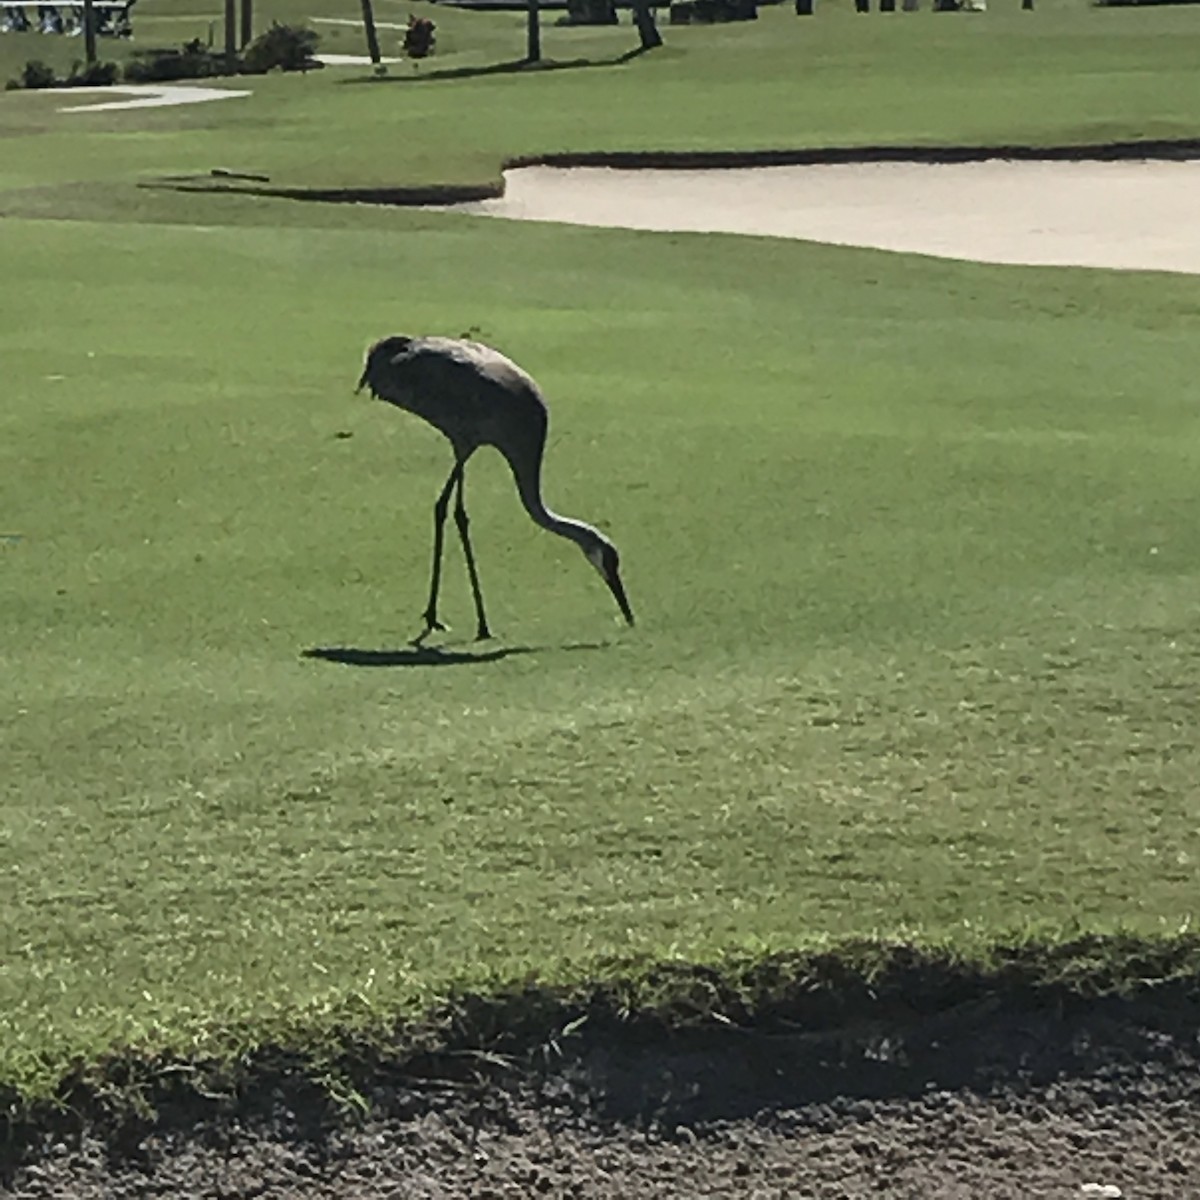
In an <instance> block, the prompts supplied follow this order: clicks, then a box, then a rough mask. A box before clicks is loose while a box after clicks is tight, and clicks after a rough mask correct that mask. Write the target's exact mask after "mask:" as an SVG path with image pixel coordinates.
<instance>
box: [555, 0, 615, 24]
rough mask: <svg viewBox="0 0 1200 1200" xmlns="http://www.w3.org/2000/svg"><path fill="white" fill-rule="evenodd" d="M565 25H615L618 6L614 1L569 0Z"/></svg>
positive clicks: (563, 22) (563, 21)
mask: <svg viewBox="0 0 1200 1200" xmlns="http://www.w3.org/2000/svg"><path fill="white" fill-rule="evenodd" d="M561 23H562V24H564V25H615V24H616V23H617V6H616V4H615V3H614V0H567V15H566V18H565V19H563V20H562V22H561Z"/></svg>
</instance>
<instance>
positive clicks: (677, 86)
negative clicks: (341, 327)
mask: <svg viewBox="0 0 1200 1200" xmlns="http://www.w3.org/2000/svg"><path fill="white" fill-rule="evenodd" d="M348 8H349V6H348V5H346V4H343V6H342V7H341V8H340V9H338V10H334V9H332V8H331V9H330V10H329V11H343V12H344V11H347V9H348ZM408 8H409V6H405V11H408ZM418 8H419V6H418ZM418 8H413V11H417V10H418ZM421 11H424V10H421ZM429 11H430V12H431V13H433V15H434V17H435V19H436V20H437V22H438V24H439V29H440V30H441V33H440V35H439V36H440V37H441V38H442V41H441V42H440V43H439V45H440V47H441V50H440V51H439V55H438V56H437V57H436V58H435V59H434V60H431V61H430V62H428V63H426V64H424V65H422V66H421V67H420V68H419V69H418V71H417V74H419V75H428V74H429V73H430V72H436V71H437V70H453V69H456V68H460V67H464V66H466V67H471V66H480V65H484V64H486V63H496V62H501V61H505V60H508V61H511V60H513V59H516V58H518V57H520V55H521V54H522V53H523V52H524V34H523V31H522V27H521V22H522V20H523V17H522V16H521V14H502V15H481V14H471V13H462V12H452V11H450V10H445V9H442V8H436V7H435V8H431V9H430V10H429ZM898 18H899V19H897V20H895V21H892V20H891V19H890V18H885V17H882V16H879V15H878V14H877V15H876V18H873V19H871V20H868V21H863V20H862V19H861V18H860V17H857V16H856V15H855V14H854V13H853V12H852V11H850V6H849V0H846V2H845V3H844V4H843V3H842V0H837V3H836V4H835V5H831V6H830V7H829V8H828V11H826V10H824V9H823V11H822V15H821V16H820V18H817V19H814V20H813V21H805V20H800V19H798V18H796V17H795V15H794V14H793V13H792V12H791V10H790V9H788V8H785V7H783V6H780V7H777V8H772V9H764V10H763V16H762V19H760V20H759V21H757V22H754V23H746V24H744V25H743V26H741V27H736V28H733V27H726V28H723V29H720V30H716V29H705V28H678V27H676V28H672V29H670V31H669V38H668V44H667V46H666V47H665V49H664V50H663V51H662V52H661V53H655V54H653V55H649V56H643V57H640V58H637V59H635V60H633V61H631V62H628V63H625V64H624V65H619V66H613V65H609V66H585V67H578V68H573V69H564V70H557V71H542V72H537V73H533V74H532V75H531V74H530V73H528V72H525V73H520V72H518V73H509V74H501V75H491V76H482V77H473V78H467V79H443V80H439V79H436V78H435V79H429V78H419V79H415V78H414V69H413V68H412V67H411V66H409V65H408V64H402V65H400V66H398V67H397V68H395V69H394V72H393V75H392V76H391V77H389V78H388V79H385V80H380V81H376V80H372V78H371V76H370V72H369V71H368V70H366V69H361V68H360V69H349V70H329V71H324V72H318V73H316V74H315V75H312V76H309V77H307V78H304V79H298V78H294V77H268V78H257V79H253V80H250V81H248V82H247V81H242V82H243V83H245V84H246V86H248V87H250V88H251V89H252V90H253V92H254V96H253V98H252V99H250V100H244V99H240V100H230V101H221V102H219V103H216V104H205V105H195V106H192V107H190V108H185V109H165V110H163V109H159V110H155V109H150V110H143V111H141V112H137V113H130V112H116V113H96V114H91V115H85V114H69V115H68V114H61V113H58V112H57V111H56V110H57V108H58V107H59V106H60V105H61V104H62V103H63V102H62V100H61V98H59V97H57V96H38V95H28V94H21V95H7V96H5V97H4V103H3V105H2V106H0V136H4V145H5V154H4V156H3V159H2V160H0V204H3V206H4V207H3V211H7V212H18V211H19V212H22V213H25V214H27V215H40V214H45V215H54V214H55V213H56V212H59V211H61V206H62V205H63V204H64V203H69V202H70V201H71V200H72V196H71V194H70V189H72V188H74V189H80V188H84V187H86V188H87V189H88V190H89V191H92V190H94V189H95V188H96V187H97V185H101V186H102V187H107V188H113V187H117V188H119V189H120V194H119V197H118V198H117V199H115V200H113V201H112V202H111V204H110V205H109V206H108V207H107V208H106V209H102V210H100V211H102V212H113V213H120V212H124V211H128V210H129V209H130V208H133V207H135V205H136V203H137V201H136V199H135V198H134V197H133V196H131V195H130V191H131V188H132V185H133V184H134V183H136V182H138V181H150V180H153V179H156V178H161V177H162V176H164V175H178V174H185V175H186V174H189V173H192V174H198V175H207V174H208V172H210V171H211V170H212V169H213V168H225V169H231V170H235V171H246V172H253V173H257V174H263V173H265V174H268V175H269V176H270V177H271V181H272V183H273V184H274V185H276V186H285V187H305V186H311V187H318V186H319V187H352V186H358V187H366V186H372V185H375V186H378V185H393V186H395V185H402V184H429V183H442V184H458V183H479V182H485V183H486V182H490V181H494V180H495V179H497V178H498V175H499V168H500V164H501V162H502V161H503V160H504V159H505V158H506V157H511V156H515V155H536V154H544V153H548V152H553V151H561V150H571V149H573V150H606V149H624V150H672V149H674V150H688V149H756V148H776V147H785V148H787V147H795V146H828V145H856V144H857V145H861V144H875V143H896V142H903V143H911V142H924V143H971V144H995V143H997V142H1003V143H1009V142H1014V141H1019V142H1030V143H1036V144H1044V143H1048V142H1071V143H1075V142H1098V141H1104V140H1111V139H1114V138H1119V139H1126V138H1151V137H1157V138H1172V137H1186V136H1193V135H1194V134H1195V123H1194V121H1193V119H1192V118H1191V116H1190V115H1189V114H1191V113H1193V112H1195V111H1197V108H1198V107H1200V77H1198V76H1197V73H1196V71H1195V69H1194V61H1193V60H1194V54H1193V50H1192V47H1193V45H1194V41H1195V38H1196V35H1197V33H1198V32H1200V13H1198V12H1197V10H1196V9H1195V8H1194V6H1193V7H1192V8H1191V9H1188V8H1174V7H1168V8H1161V9H1156V10H1155V11H1153V12H1133V11H1119V12H1118V11H1098V10H1092V9H1083V10H1079V9H1077V8H1069V7H1062V8H1052V9H1047V11H1045V12H1037V13H1034V14H1030V13H1024V12H1021V11H1020V10H1019V8H1018V7H1017V5H1016V0H1012V3H1011V5H1007V6H1005V7H998V8H997V10H996V11H994V12H989V13H988V14H986V16H985V17H984V18H983V19H982V20H972V18H970V17H958V16H956V15H950V16H949V17H947V16H945V15H935V14H933V13H930V12H925V13H918V14H908V15H905V14H898ZM345 19H349V17H346V18H345ZM356 36H357V34H355V33H353V31H351V30H347V32H346V33H345V34H344V35H339V37H340V38H341V41H339V42H338V43H337V44H336V45H335V44H334V43H333V42H331V43H330V44H329V48H330V49H344V48H346V47H345V46H344V45H343V44H342V42H344V41H345V40H346V39H349V38H351V37H356ZM51 40H52V39H48V38H42V39H41V42H48V41H51ZM635 41H636V39H635V37H634V34H633V32H632V30H630V29H629V27H628V26H625V25H622V26H620V27H618V28H614V29H606V30H598V31H597V30H588V29H558V28H555V27H553V26H548V29H547V38H546V48H545V53H546V55H547V57H548V58H552V59H556V60H559V61H575V60H578V59H583V60H585V61H591V62H593V63H605V62H608V63H611V62H612V60H613V59H614V58H615V57H617V56H618V55H619V54H621V53H622V52H624V51H626V50H628V49H630V48H631V47H632V45H633V44H634V43H635ZM351 48H352V47H351ZM441 51H444V53H442V52H441ZM54 187H57V190H56V191H55V192H52V193H50V194H48V193H47V189H50V188H54ZM11 189H18V190H23V194H19V195H17V194H9V195H5V194H4V192H5V191H8V190H11ZM31 189H32V190H31ZM64 190H65V191H66V192H67V193H68V194H67V195H66V196H64V195H63V194H62V193H63V191H64ZM92 203H93V205H95V204H96V203H97V201H95V200H93V201H92ZM72 211H74V210H73V209H72ZM93 211H96V209H95V208H93Z"/></svg>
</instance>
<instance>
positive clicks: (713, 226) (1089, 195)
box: [443, 160, 1200, 273]
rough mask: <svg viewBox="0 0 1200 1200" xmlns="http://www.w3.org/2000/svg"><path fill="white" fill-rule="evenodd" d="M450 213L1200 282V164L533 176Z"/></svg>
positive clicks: (998, 163) (512, 179)
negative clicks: (1195, 276) (796, 241)
mask: <svg viewBox="0 0 1200 1200" xmlns="http://www.w3.org/2000/svg"><path fill="white" fill-rule="evenodd" d="M505 180H506V184H507V186H506V191H505V195H504V196H503V198H501V199H498V200H485V201H481V202H476V203H471V204H459V205H454V206H451V207H449V208H444V209H443V211H454V212H465V213H472V214H476V215H480V216H492V217H507V218H512V219H517V220H527V221H561V222H565V223H568V224H573V225H606V226H613V227H618V228H625V229H657V230H675V231H700V232H706V233H714V232H724V233H743V234H763V235H768V236H771V237H787V238H804V239H807V240H810V241H818V242H830V243H834V244H837V245H846V246H866V247H873V248H875V249H879V250H899V251H906V252H909V253H915V254H931V255H935V256H937V257H940V258H956V259H969V260H974V261H977V262H990V263H1019V264H1026V265H1055V266H1084V267H1115V268H1121V269H1126V270H1155V271H1182V272H1189V273H1200V203H1197V197H1200V162H1147V161H1139V162H1029V161H1020V162H1015V161H1006V160H990V161H986V162H975V163H956V164H947V165H931V164H926V163H869V164H852V165H837V166H803V167H755V168H747V169H742V168H736V169H728V170H709V171H694V170H687V171H676V170H613V169H610V168H596V167H587V168H570V169H562V168H555V167H528V168H522V169H519V170H513V171H509V172H507V173H506V174H505Z"/></svg>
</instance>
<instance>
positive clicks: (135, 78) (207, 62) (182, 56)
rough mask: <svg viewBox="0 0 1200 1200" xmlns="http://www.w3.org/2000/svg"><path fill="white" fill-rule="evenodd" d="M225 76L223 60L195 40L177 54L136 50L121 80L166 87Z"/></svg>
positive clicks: (226, 71)
mask: <svg viewBox="0 0 1200 1200" xmlns="http://www.w3.org/2000/svg"><path fill="white" fill-rule="evenodd" d="M228 74H229V69H228V68H227V67H226V65H225V56H224V55H223V54H217V53H215V52H214V51H212V50H210V49H209V48H208V47H207V46H205V44H204V43H203V42H202V41H201V40H200V39H199V38H195V39H194V40H192V41H190V42H186V43H184V45H183V46H181V47H180V48H179V49H178V50H171V49H157V50H137V51H135V52H134V54H133V57H132V58H131V59H130V60H129V61H128V62H127V63H126V64H125V78H126V79H127V80H129V81H130V82H131V83H169V82H171V81H172V80H176V79H208V78H211V77H212V76H214V75H228Z"/></svg>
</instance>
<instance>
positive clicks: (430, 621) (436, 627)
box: [410, 613, 446, 646]
mask: <svg viewBox="0 0 1200 1200" xmlns="http://www.w3.org/2000/svg"><path fill="white" fill-rule="evenodd" d="M445 632H446V626H445V625H443V624H442V623H441V621H439V620H438V619H437V616H436V615H434V614H433V613H426V614H425V628H424V629H423V630H421V632H420V633H418V634H417V636H416V637H415V638H413V640H412V642H411V643H410V645H413V646H419V645H421V643H422V642H424V640H425V639H426V638H427V637H428V636H429V635H430V634H431V633H445Z"/></svg>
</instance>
